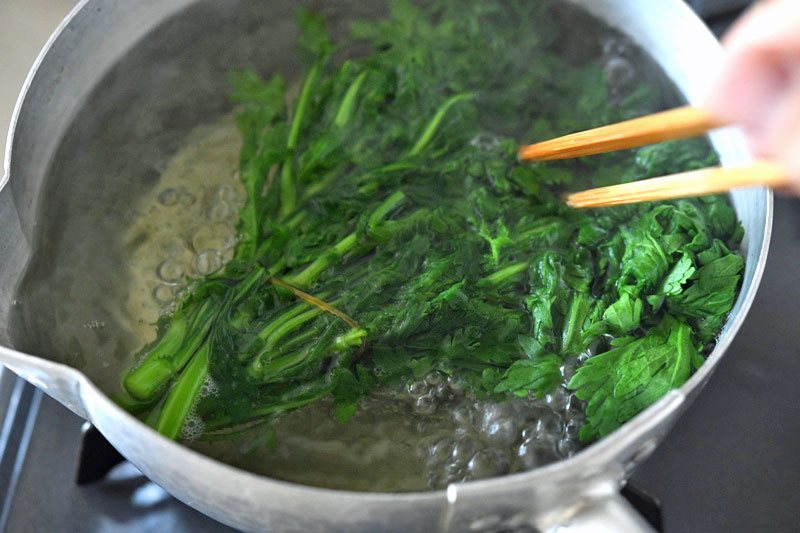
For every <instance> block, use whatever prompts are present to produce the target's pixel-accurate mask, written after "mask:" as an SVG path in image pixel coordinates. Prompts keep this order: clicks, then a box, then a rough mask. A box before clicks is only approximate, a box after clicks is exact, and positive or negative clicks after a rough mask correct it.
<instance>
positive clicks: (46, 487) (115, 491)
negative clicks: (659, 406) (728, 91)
mask: <svg viewBox="0 0 800 533" xmlns="http://www.w3.org/2000/svg"><path fill="white" fill-rule="evenodd" d="M4 3H5V5H0V14H2V13H4V11H3V10H4V9H5V10H9V9H10V8H11V7H13V4H15V3H17V4H20V5H22V4H23V1H22V0H6V1H5V2H4ZM61 3H62V4H64V3H66V4H68V3H69V0H62V2H61ZM748 3H749V0H692V1H690V4H692V5H693V7H695V8H697V9H699V10H700V11H701V12H703V13H705V14H707V15H708V16H709V17H712V18H711V19H710V24H711V26H712V28H714V29H715V30H720V31H721V30H722V29H723V28H724V27H725V26H726V25H727V24H728V23H729V21H730V19H731V17H730V13H731V12H732V10H734V9H738V8H741V7H742V6H743V5H746V4H748ZM33 4H37V5H39V8H41V4H47V2H43V1H42V0H36V1H34V2H33ZM9 6H11V7H9ZM6 14H8V12H6ZM0 18H2V17H0ZM45 33H46V32H45ZM36 46H39V43H36ZM0 66H3V61H2V60H0ZM0 70H2V69H0ZM0 96H2V93H0ZM2 105H5V102H0V106H2ZM0 118H2V117H0ZM798 265H800V201H798V200H794V199H788V198H781V197H779V198H776V201H775V225H774V230H773V239H772V245H771V250H770V255H769V260H768V262H767V266H766V271H765V273H764V279H763V281H762V284H761V288H760V290H759V292H758V295H757V296H756V299H755V302H754V304H753V307H752V309H751V310H750V313H749V315H748V317H747V319H746V320H745V322H744V325H743V326H742V329H741V331H740V332H739V334H738V335H737V336H736V338H735V340H734V342H733V344H732V346H731V347H730V349H729V350H728V352H727V354H726V356H725V357H724V358H723V360H722V362H721V364H720V366H719V367H718V369H717V371H716V373H715V375H714V376H713V377H712V378H711V380H710V382H709V383H708V385H707V387H706V388H705V390H704V391H703V392H702V393H701V394H700V395H699V396H698V398H697V400H696V401H695V402H694V404H693V405H692V406H691V407H690V408H689V409H688V410H687V412H686V413H685V414H684V416H683V417H682V418H681V419H680V420H679V422H678V424H677V425H676V427H675V428H674V429H673V430H672V431H671V432H670V434H669V435H668V437H667V439H666V441H665V442H664V443H663V444H662V445H661V446H660V447H659V448H658V449H657V450H656V452H655V453H654V454H653V456H652V457H651V458H650V459H649V460H648V461H647V462H646V463H645V464H644V465H642V467H641V468H640V469H639V470H637V471H636V472H635V473H634V475H633V478H632V479H633V481H634V482H636V483H637V484H638V485H639V486H641V487H643V488H644V489H645V490H646V491H647V492H649V493H650V494H652V495H653V496H655V497H657V498H658V499H660V501H661V503H662V506H663V516H664V525H665V531H667V532H673V531H681V532H682V531H705V532H717V531H719V532H728V531H764V530H769V531H789V530H794V529H796V527H797V526H796V524H798V522H800V505H798V503H800V501H799V500H800V492H798V487H800V463H798V461H797V456H798V454H800V406H799V405H798V403H797V402H796V400H795V394H794V393H795V391H796V390H797V378H796V376H800V353H798V352H800V349H798V347H797V340H796V332H797V331H798V324H797V320H796V317H797V316H798V309H800V268H798ZM12 378H13V376H12V375H11V374H10V373H9V372H5V373H4V374H3V375H2V376H0V452H2V451H3V449H2V448H3V447H5V448H6V451H7V452H8V453H6V454H5V455H3V456H2V458H0V528H2V526H3V524H4V523H5V527H6V529H7V530H8V531H48V530H53V529H57V530H64V531H78V530H80V531H102V532H129V531H130V532H134V531H136V532H142V531H198V530H202V531H226V530H228V528H226V527H225V526H223V525H221V524H219V523H217V522H215V521H213V520H211V519H210V518H207V517H205V516H204V515H202V514H200V513H198V512H197V511H194V510H193V509H191V508H189V507H187V506H185V505H183V504H182V503H180V502H178V501H177V500H175V499H174V498H172V497H170V496H169V495H168V494H167V493H166V492H164V491H163V490H162V489H160V488H159V487H158V486H156V485H155V484H153V483H151V482H149V481H148V480H147V479H146V478H144V477H143V476H142V475H141V474H140V473H139V472H138V471H137V470H136V469H135V468H134V467H133V466H131V465H130V464H127V463H123V464H121V465H119V466H117V467H116V468H115V469H113V470H112V471H111V473H110V475H109V476H107V477H106V478H105V479H104V480H102V481H100V482H98V483H94V484H90V485H86V486H80V487H79V486H77V485H76V484H75V483H74V481H75V476H76V472H77V467H78V457H79V455H80V442H81V438H80V436H81V426H82V425H83V421H82V420H81V419H80V418H78V417H77V416H75V415H73V414H72V413H71V412H70V411H68V410H67V409H66V408H64V407H63V406H61V405H60V404H59V403H58V402H56V401H54V400H52V399H51V398H49V397H47V396H45V395H42V394H41V393H40V392H39V391H36V390H34V389H31V388H30V387H29V388H27V389H23V388H22V387H21V386H20V385H17V384H15V378H14V379H12ZM9 404H11V407H15V406H16V407H17V408H18V409H17V411H16V412H17V416H16V418H15V419H12V418H9V417H5V422H3V420H4V418H3V415H2V413H4V412H6V410H7V408H8V406H9ZM12 426H14V427H15V428H16V430H17V431H16V433H15V435H17V437H16V438H15V439H12V440H10V441H9V440H7V441H4V440H3V437H4V435H8V434H9V430H10V429H11V428H12ZM17 452H19V453H17Z"/></svg>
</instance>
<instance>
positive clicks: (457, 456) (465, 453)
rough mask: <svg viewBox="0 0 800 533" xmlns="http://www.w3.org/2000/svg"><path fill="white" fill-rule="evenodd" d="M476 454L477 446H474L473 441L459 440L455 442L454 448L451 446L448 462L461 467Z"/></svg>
mask: <svg viewBox="0 0 800 533" xmlns="http://www.w3.org/2000/svg"><path fill="white" fill-rule="evenodd" d="M476 453H478V445H477V444H475V441H473V440H472V439H468V438H461V439H459V440H458V442H456V444H455V446H453V451H452V453H451V454H450V460H451V463H452V464H454V465H460V466H463V465H465V464H466V463H467V461H469V460H470V459H471V458H472V456H473V455H475V454H476Z"/></svg>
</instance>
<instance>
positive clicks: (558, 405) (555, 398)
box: [544, 387, 568, 411]
mask: <svg viewBox="0 0 800 533" xmlns="http://www.w3.org/2000/svg"><path fill="white" fill-rule="evenodd" d="M567 395H568V394H567V391H566V390H565V389H564V388H563V387H558V388H556V389H555V390H554V391H553V392H551V393H550V394H548V395H546V396H545V397H544V403H545V404H546V405H547V406H548V407H550V409H552V410H553V411H561V410H562V409H564V408H565V407H566V405H567Z"/></svg>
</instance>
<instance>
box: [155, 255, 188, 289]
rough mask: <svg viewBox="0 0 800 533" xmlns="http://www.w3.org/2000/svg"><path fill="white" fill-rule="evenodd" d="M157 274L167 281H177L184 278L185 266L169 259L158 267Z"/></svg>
mask: <svg viewBox="0 0 800 533" xmlns="http://www.w3.org/2000/svg"><path fill="white" fill-rule="evenodd" d="M156 275H157V276H158V277H159V278H161V279H162V280H163V281H166V282H167V283H176V282H178V281H180V280H181V279H183V266H182V265H181V264H180V263H178V262H176V261H172V260H170V259H167V260H165V261H162V262H161V264H159V265H158V267H156Z"/></svg>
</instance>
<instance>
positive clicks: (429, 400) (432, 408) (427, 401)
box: [414, 394, 439, 415]
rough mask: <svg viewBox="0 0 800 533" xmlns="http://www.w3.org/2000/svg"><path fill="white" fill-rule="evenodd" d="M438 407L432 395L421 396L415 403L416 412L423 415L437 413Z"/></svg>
mask: <svg viewBox="0 0 800 533" xmlns="http://www.w3.org/2000/svg"><path fill="white" fill-rule="evenodd" d="M438 406H439V405H438V402H437V401H436V397H435V396H433V395H432V394H426V395H425V396H420V397H419V398H417V400H416V401H415V402H414V411H416V412H417V413H418V414H421V415H430V414H433V413H434V412H436V408H437V407H438Z"/></svg>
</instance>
